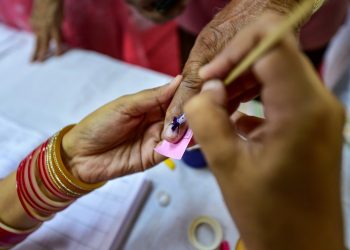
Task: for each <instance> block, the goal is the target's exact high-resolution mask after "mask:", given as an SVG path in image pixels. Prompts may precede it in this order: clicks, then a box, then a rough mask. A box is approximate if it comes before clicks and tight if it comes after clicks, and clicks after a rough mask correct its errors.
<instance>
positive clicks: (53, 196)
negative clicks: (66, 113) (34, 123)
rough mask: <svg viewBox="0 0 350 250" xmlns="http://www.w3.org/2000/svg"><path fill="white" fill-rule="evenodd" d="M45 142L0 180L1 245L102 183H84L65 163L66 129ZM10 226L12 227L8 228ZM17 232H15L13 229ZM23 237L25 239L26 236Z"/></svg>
mask: <svg viewBox="0 0 350 250" xmlns="http://www.w3.org/2000/svg"><path fill="white" fill-rule="evenodd" d="M68 130H69V128H68V129H65V130H63V132H60V133H59V134H57V135H55V136H53V137H52V138H50V139H49V140H48V141H46V142H44V143H43V144H42V145H40V146H39V147H38V148H36V149H35V150H34V151H33V152H32V153H31V154H29V155H28V156H27V157H26V158H25V159H24V160H22V161H21V163H20V164H19V167H18V169H17V171H16V172H14V173H12V174H11V175H10V176H8V177H7V178H5V179H4V180H2V181H1V182H0V188H1V190H2V192H3V195H2V196H1V197H0V222H1V223H2V224H0V230H5V231H7V232H6V233H4V234H0V249H1V248H2V247H4V246H6V247H7V246H13V245H14V244H17V243H19V242H20V241H21V240H15V242H13V239H14V238H16V237H17V236H19V237H20V238H21V239H22V238H23V239H25V237H24V235H28V230H29V232H33V231H34V230H35V229H36V228H38V226H40V224H41V223H42V222H45V221H47V220H49V219H51V218H52V217H53V216H54V215H55V214H56V213H57V212H59V211H62V210H63V209H65V208H66V207H67V206H69V205H70V204H71V203H72V202H74V201H75V200H76V199H78V198H79V197H81V196H82V195H85V194H87V193H88V192H90V191H92V190H93V189H95V188H97V187H98V186H100V184H91V185H90V184H85V183H82V182H80V181H79V180H78V178H77V177H76V176H74V175H73V174H72V173H70V172H69V171H70V168H69V167H67V166H66V165H64V164H63V160H62V157H61V155H62V149H61V142H62V138H63V136H64V133H65V131H68ZM8 228H10V230H8ZM16 230H17V231H18V233H15V234H13V232H14V231H16ZM23 239H22V240H23Z"/></svg>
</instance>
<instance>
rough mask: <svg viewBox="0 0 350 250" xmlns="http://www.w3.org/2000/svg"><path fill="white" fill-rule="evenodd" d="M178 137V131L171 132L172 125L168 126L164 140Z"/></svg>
mask: <svg viewBox="0 0 350 250" xmlns="http://www.w3.org/2000/svg"><path fill="white" fill-rule="evenodd" d="M177 135H178V130H172V125H171V124H169V125H168V127H167V128H166V130H165V138H166V139H170V140H172V139H175V138H176V137H177Z"/></svg>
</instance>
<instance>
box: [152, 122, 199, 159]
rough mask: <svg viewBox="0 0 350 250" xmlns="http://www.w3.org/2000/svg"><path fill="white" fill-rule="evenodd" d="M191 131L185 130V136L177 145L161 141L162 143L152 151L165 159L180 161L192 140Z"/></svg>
mask: <svg viewBox="0 0 350 250" xmlns="http://www.w3.org/2000/svg"><path fill="white" fill-rule="evenodd" d="M192 135H193V133H192V130H191V129H187V131H186V134H185V135H184V137H182V139H181V141H179V142H178V143H176V144H174V143H170V142H168V141H165V140H164V141H162V143H161V144H160V145H159V146H157V147H156V148H155V149H154V150H155V151H156V152H157V153H159V154H161V155H164V156H166V157H169V158H172V159H176V160H180V159H181V158H182V156H183V154H184V153H185V150H186V148H187V146H188V144H189V143H190V141H191V139H192Z"/></svg>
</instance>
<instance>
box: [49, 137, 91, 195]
mask: <svg viewBox="0 0 350 250" xmlns="http://www.w3.org/2000/svg"><path fill="white" fill-rule="evenodd" d="M57 136H58V134H56V135H54V136H53V137H52V151H51V152H52V153H51V157H52V160H53V162H52V163H53V166H54V168H55V172H56V173H57V175H58V176H59V177H60V179H61V181H62V182H63V183H64V184H65V185H66V186H67V187H69V189H70V190H73V192H76V193H78V194H80V196H82V195H84V194H87V193H89V192H90V191H91V190H84V189H81V188H80V187H79V186H77V185H76V184H75V183H74V182H73V181H72V180H71V179H70V178H69V177H67V175H66V174H65V173H64V172H63V170H62V167H61V165H60V163H59V161H58V159H57V155H56V151H57V146H58V145H57Z"/></svg>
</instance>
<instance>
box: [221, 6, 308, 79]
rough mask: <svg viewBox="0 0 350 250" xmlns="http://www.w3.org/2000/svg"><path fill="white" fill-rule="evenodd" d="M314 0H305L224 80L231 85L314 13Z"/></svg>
mask: <svg viewBox="0 0 350 250" xmlns="http://www.w3.org/2000/svg"><path fill="white" fill-rule="evenodd" d="M313 7H314V0H304V1H303V2H302V3H301V4H299V5H298V6H296V8H295V9H294V10H293V11H292V12H291V13H290V14H289V15H288V16H287V17H286V19H285V20H283V21H282V22H281V24H280V25H278V26H277V28H276V30H275V31H274V32H272V33H271V34H270V35H268V36H266V37H265V38H263V39H262V40H261V41H260V42H259V44H258V45H257V46H256V47H255V48H254V49H253V50H252V51H251V52H250V53H249V54H248V55H247V56H245V57H244V59H243V60H242V61H241V62H240V63H239V64H238V66H237V67H236V68H234V69H233V70H232V71H231V72H230V74H229V75H228V76H227V77H226V79H225V80H224V84H225V85H229V84H230V83H232V82H233V81H234V80H236V79H237V78H238V77H239V76H240V75H241V74H242V73H244V72H245V71H246V70H247V69H248V68H249V67H250V66H251V65H252V64H253V63H254V62H255V61H256V60H258V59H259V57H261V56H262V55H263V54H264V53H266V52H267V51H268V50H269V49H271V48H272V47H273V46H274V45H275V44H276V43H278V42H279V41H280V40H281V39H282V38H283V37H284V36H285V35H286V33H287V32H288V31H289V30H291V29H292V28H294V27H296V26H297V25H298V23H300V22H301V21H302V20H303V19H304V18H305V17H307V16H308V15H310V13H312V10H313Z"/></svg>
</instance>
